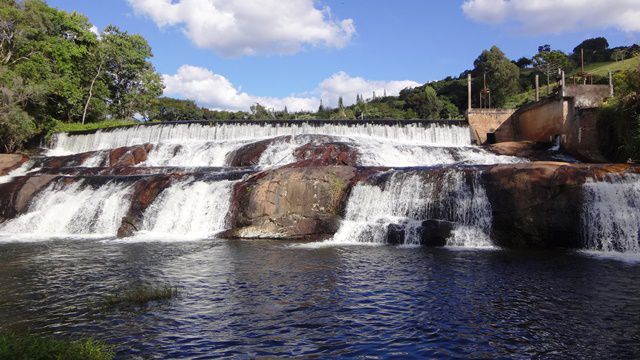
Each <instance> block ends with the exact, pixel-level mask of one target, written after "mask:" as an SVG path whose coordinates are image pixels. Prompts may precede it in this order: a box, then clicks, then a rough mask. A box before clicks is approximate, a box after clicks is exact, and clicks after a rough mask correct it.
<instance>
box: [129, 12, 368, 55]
mask: <svg viewBox="0 0 640 360" xmlns="http://www.w3.org/2000/svg"><path fill="white" fill-rule="evenodd" d="M128 1H129V3H130V4H131V6H132V7H133V9H134V10H135V11H136V12H137V13H139V14H142V15H144V16H147V17H149V18H151V19H152V20H153V21H154V22H155V23H156V24H157V25H158V26H160V27H168V26H178V27H180V28H181V29H182V31H183V32H184V33H185V35H186V36H187V37H188V38H189V39H190V40H191V41H193V43H195V44H196V45H197V46H199V47H201V48H207V49H212V50H214V51H216V52H218V53H220V54H222V55H226V56H239V55H255V54H291V53H296V52H298V51H300V49H301V48H302V47H303V46H304V45H312V46H320V45H324V46H328V47H335V48H341V47H344V46H345V45H346V44H347V43H348V42H349V41H350V40H351V38H352V37H353V35H354V34H355V32H356V29H355V25H354V22H353V20H352V19H345V20H336V19H334V18H333V17H332V15H331V11H330V9H329V8H328V7H324V8H321V9H318V8H316V7H315V5H314V0H287V1H283V0H242V1H229V0H179V1H176V0H128Z"/></svg>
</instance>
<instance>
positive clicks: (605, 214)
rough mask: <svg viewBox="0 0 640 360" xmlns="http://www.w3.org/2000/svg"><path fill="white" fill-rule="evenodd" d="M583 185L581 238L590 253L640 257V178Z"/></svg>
mask: <svg viewBox="0 0 640 360" xmlns="http://www.w3.org/2000/svg"><path fill="white" fill-rule="evenodd" d="M608 180H609V181H600V182H595V181H588V182H587V183H585V184H584V186H583V189H584V197H585V199H584V205H583V210H582V223H583V231H582V235H583V238H584V241H585V244H586V246H587V248H588V249H590V250H598V251H604V252H614V251H615V252H622V253H635V254H640V176H638V175H623V176H610V177H609V179H608Z"/></svg>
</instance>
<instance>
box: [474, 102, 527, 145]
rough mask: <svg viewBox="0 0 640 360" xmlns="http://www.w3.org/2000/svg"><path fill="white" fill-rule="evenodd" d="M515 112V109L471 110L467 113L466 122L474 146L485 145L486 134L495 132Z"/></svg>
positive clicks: (505, 135)
mask: <svg viewBox="0 0 640 360" xmlns="http://www.w3.org/2000/svg"><path fill="white" fill-rule="evenodd" d="M515 111H516V110H515V109H472V110H470V111H468V112H467V120H468V121H469V128H470V129H471V138H472V139H473V140H474V141H475V143H476V144H484V143H486V142H487V134H488V133H494V132H496V130H497V129H499V128H500V127H501V126H502V125H503V124H504V123H505V122H506V121H507V120H509V118H511V115H513V113H514V112H515ZM503 131H504V129H503ZM509 136H511V134H510V133H508V134H504V137H509ZM498 142H500V140H498Z"/></svg>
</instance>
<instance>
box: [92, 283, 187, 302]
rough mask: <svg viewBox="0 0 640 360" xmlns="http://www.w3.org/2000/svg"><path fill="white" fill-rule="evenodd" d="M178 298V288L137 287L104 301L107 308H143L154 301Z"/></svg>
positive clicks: (115, 294)
mask: <svg viewBox="0 0 640 360" xmlns="http://www.w3.org/2000/svg"><path fill="white" fill-rule="evenodd" d="M176 296H178V288H177V287H175V286H170V285H162V286H151V285H136V286H134V287H131V288H129V289H123V290H118V292H117V293H114V294H111V295H109V296H107V297H106V298H105V299H104V305H105V306H106V307H118V306H143V305H146V304H147V303H150V302H152V301H164V300H171V299H172V298H174V297H176Z"/></svg>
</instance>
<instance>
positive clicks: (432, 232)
mask: <svg viewBox="0 0 640 360" xmlns="http://www.w3.org/2000/svg"><path fill="white" fill-rule="evenodd" d="M454 228H455V223H453V222H450V221H444V220H435V219H430V220H425V221H423V222H422V224H421V225H420V226H418V227H416V228H415V231H416V236H417V240H418V244H419V245H423V246H429V247H442V246H445V245H447V239H448V238H449V237H450V236H451V232H452V231H453V229H454ZM407 232H408V231H407V225H406V224H390V225H389V226H388V228H387V244H389V245H403V244H407V243H408V240H409V239H407V236H408V234H407Z"/></svg>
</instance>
